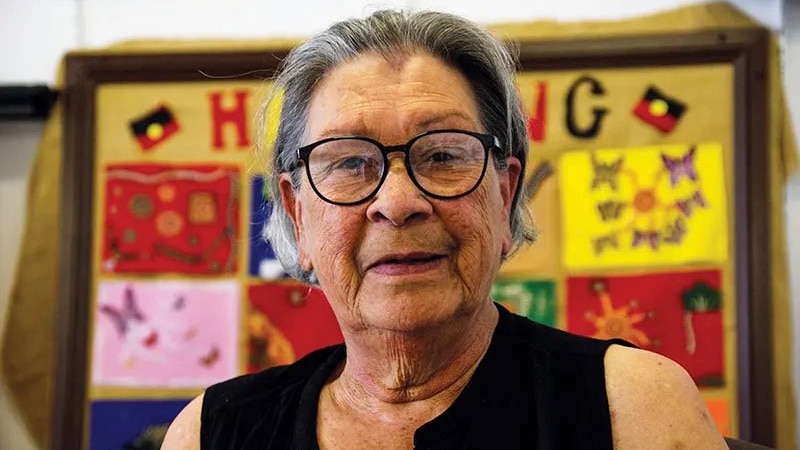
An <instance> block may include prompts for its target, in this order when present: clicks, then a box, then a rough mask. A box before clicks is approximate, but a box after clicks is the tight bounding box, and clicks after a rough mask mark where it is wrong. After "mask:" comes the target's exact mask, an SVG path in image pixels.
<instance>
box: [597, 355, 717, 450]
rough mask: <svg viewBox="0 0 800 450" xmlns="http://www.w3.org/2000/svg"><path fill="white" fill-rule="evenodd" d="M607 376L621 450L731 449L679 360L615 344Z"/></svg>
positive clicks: (615, 438)
mask: <svg viewBox="0 0 800 450" xmlns="http://www.w3.org/2000/svg"><path fill="white" fill-rule="evenodd" d="M605 375H606V392H607V395H608V405H609V410H610V411H611V425H612V429H613V435H614V443H615V448H644V447H648V448H704V449H705V448H707V449H714V448H719V449H725V448H727V446H726V445H725V443H724V440H723V439H722V436H721V434H720V433H719V431H718V430H717V428H716V425H715V423H714V420H713V418H712V417H711V414H710V413H709V411H708V409H707V408H706V406H705V403H704V402H703V399H702V397H701V395H700V392H699V391H698V390H697V387H696V385H695V383H694V381H693V380H692V378H691V377H690V376H689V374H688V373H687V372H686V370H684V368H683V367H681V366H680V365H679V364H678V363H676V362H675V361H673V360H671V359H669V358H667V357H665V356H662V355H659V354H657V353H654V352H650V351H647V350H640V349H636V348H626V347H622V346H618V345H612V346H611V347H609V349H608V352H607V353H606V357H605Z"/></svg>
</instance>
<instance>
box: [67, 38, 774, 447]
mask: <svg viewBox="0 0 800 450" xmlns="http://www.w3.org/2000/svg"><path fill="white" fill-rule="evenodd" d="M768 39H769V35H768V33H767V31H766V30H762V29H749V30H730V31H714V32H702V33H695V34H684V35H669V36H646V37H619V38H604V39H591V40H569V41H522V42H520V46H519V51H520V64H521V68H522V69H524V70H533V71H543V72H544V71H557V70H565V69H577V70H584V69H586V70H590V69H601V68H619V67H640V68H646V67H664V66H681V65H693V64H709V63H719V64H726V65H730V66H731V67H732V69H733V73H734V86H735V88H734V91H733V92H732V95H733V99H734V111H732V114H733V124H734V127H733V128H734V139H733V142H734V147H735V148H734V155H735V156H734V159H735V161H734V176H735V186H736V189H735V199H734V201H733V205H734V211H732V212H731V216H732V217H733V218H734V220H735V224H736V225H735V235H734V236H733V237H732V238H733V240H734V241H735V244H734V245H735V255H734V259H735V261H736V263H735V271H734V272H735V289H736V297H737V302H736V305H737V310H736V313H735V317H736V321H737V323H738V327H739V329H738V334H737V343H736V347H737V352H738V358H737V359H738V364H737V372H738V373H737V380H738V387H737V389H738V392H737V397H738V420H739V424H738V430H739V433H738V434H739V437H740V438H742V439H747V440H752V441H755V442H759V443H762V444H765V445H774V444H775V430H774V423H775V420H774V419H775V413H774V405H775V399H774V389H773V387H774V386H773V385H774V381H773V380H774V373H773V354H774V350H775V349H773V344H772V342H773V338H772V324H771V314H772V312H771V311H772V300H771V285H770V279H771V277H770V265H771V258H772V255H771V254H770V250H769V245H767V244H766V243H769V242H770V230H771V228H770V221H769V211H768V208H769V199H770V198H771V197H770V182H769V179H770V178H769V177H770V172H769V159H768V158H769V156H768V154H767V152H766V151H764V149H766V148H768V145H769V143H768V126H769V123H770V122H769V120H770V117H769V107H768V80H769V76H768V56H767V55H768ZM286 51H288V49H286V50H284V51H266V50H247V51H231V52H223V51H219V52H217V51H214V52H187V53H164V52H160V53H155V52H154V53H144V52H138V53H114V52H108V53H102V54H91V53H76V54H71V55H68V56H67V57H66V66H65V67H66V71H65V75H66V76H65V83H64V89H63V101H64V110H63V111H64V121H63V123H64V128H63V143H64V145H63V148H64V153H63V186H62V188H63V191H62V198H61V201H62V203H61V205H62V220H63V222H62V224H61V249H60V251H61V254H60V267H61V273H60V281H59V299H58V302H59V303H58V318H57V322H58V331H57V339H58V340H57V361H56V374H55V385H54V395H55V397H54V400H55V401H54V410H53V419H52V426H53V427H52V438H51V442H52V445H51V447H52V448H53V449H56V448H62V446H63V445H67V444H65V443H69V444H68V445H70V446H71V445H72V444H73V443H78V442H85V440H86V431H85V430H86V429H87V421H86V414H85V411H86V404H87V399H88V397H87V395H88V388H87V383H88V382H87V380H88V373H89V372H88V367H89V356H88V348H87V346H88V342H89V323H90V322H89V317H90V312H91V309H90V301H91V300H90V299H91V285H90V284H91V276H92V275H91V261H92V249H93V245H92V242H93V235H92V234H93V227H94V221H93V214H94V212H93V211H94V209H93V202H94V201H95V198H96V193H95V186H94V184H93V180H94V176H93V174H94V173H95V171H96V170H97V168H96V167H95V158H94V152H95V132H96V125H95V124H96V117H97V114H98V111H97V110H96V106H95V100H96V91H97V89H98V87H100V86H102V85H104V84H106V83H129V82H135V83H163V82H175V81H180V82H186V83H191V82H201V81H208V78H207V76H206V74H212V75H237V74H250V75H242V76H241V77H239V78H238V79H239V80H242V79H264V78H266V77H269V76H270V75H272V73H273V71H274V70H275V68H276V67H277V63H278V62H279V61H280V60H281V59H282V57H284V56H285V55H286Z"/></svg>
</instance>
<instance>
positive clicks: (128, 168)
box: [101, 164, 240, 274]
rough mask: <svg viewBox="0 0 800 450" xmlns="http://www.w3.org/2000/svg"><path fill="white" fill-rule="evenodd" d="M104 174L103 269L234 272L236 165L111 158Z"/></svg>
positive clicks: (237, 198)
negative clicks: (125, 161) (115, 160)
mask: <svg viewBox="0 0 800 450" xmlns="http://www.w3.org/2000/svg"><path fill="white" fill-rule="evenodd" d="M105 180H106V184H105V205H104V211H103V218H104V221H103V226H104V229H103V233H102V235H103V244H102V267H101V270H102V271H104V272H105V273H183V274H230V273H234V272H236V270H237V255H236V248H237V246H236V245H235V243H236V241H237V236H238V234H239V232H238V230H239V181H240V178H239V169H238V168H237V167H235V166H226V165H213V166H212V165H163V164H161V165H159V164H116V165H110V166H108V167H107V168H106V171H105Z"/></svg>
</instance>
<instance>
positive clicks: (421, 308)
mask: <svg viewBox="0 0 800 450" xmlns="http://www.w3.org/2000/svg"><path fill="white" fill-rule="evenodd" d="M445 128H448V129H463V130H469V131H477V132H485V130H484V129H483V128H482V126H481V124H480V120H479V115H478V109H477V103H476V100H475V97H474V95H473V93H472V90H471V88H470V86H469V83H468V82H467V80H466V79H465V78H464V76H463V75H461V74H460V73H459V72H458V71H456V70H454V69H452V68H450V67H448V66H446V65H444V64H443V63H442V62H440V61H439V60H438V59H436V58H434V57H432V56H429V55H427V54H419V53H417V54H409V55H405V56H402V57H399V58H397V59H395V60H393V61H387V60H386V59H385V58H384V57H383V56H380V55H378V54H375V53H366V54H363V55H361V56H359V57H357V58H355V59H353V60H352V61H349V62H347V63H344V64H342V65H340V66H338V67H337V68H335V69H333V70H331V71H330V72H329V73H328V74H327V75H326V76H325V78H323V80H322V81H321V82H320V84H319V86H318V87H317V89H316V91H315V92H314V95H313V97H312V99H311V103H310V106H309V111H308V124H307V134H306V138H305V142H304V144H310V143H313V142H316V141H318V140H320V139H323V138H327V137H334V136H353V135H356V136H368V137H370V138H373V139H376V140H378V141H380V142H382V143H383V144H385V145H394V144H403V143H405V142H407V141H408V140H409V139H410V138H412V137H413V136H415V135H417V134H419V133H422V132H424V131H430V130H436V129H445ZM490 159H491V158H490ZM508 163H509V167H508V169H507V170H502V171H498V170H496V169H495V168H494V165H493V164H492V163H491V162H490V163H489V166H488V167H487V170H486V175H485V177H484V179H483V181H482V182H481V184H480V186H479V187H478V189H476V190H475V191H473V192H472V193H470V194H469V195H466V196H464V197H460V198H457V199H449V200H440V199H434V198H430V197H428V196H426V195H425V194H424V193H422V192H421V191H420V190H419V189H417V187H416V186H415V185H414V184H413V182H412V181H411V179H410V178H409V176H408V173H407V171H406V168H405V165H404V163H403V158H402V154H400V153H394V154H390V165H389V168H388V169H387V170H388V171H389V173H388V175H387V178H386V180H385V182H384V184H383V185H382V187H381V188H380V190H379V191H378V193H377V194H376V195H375V196H374V197H373V198H371V199H370V200H368V201H367V202H365V203H362V204H359V205H355V206H336V205H332V204H329V203H326V202H325V201H323V200H322V199H320V198H319V197H318V196H317V195H316V194H315V193H314V191H313V190H312V188H311V186H310V185H309V182H308V179H307V177H306V175H305V172H304V174H303V176H302V180H303V181H302V185H301V187H300V189H299V190H298V191H293V190H292V188H291V183H290V180H289V175H288V174H284V176H283V177H282V179H281V182H280V188H281V195H282V198H283V201H284V204H285V205H286V209H287V211H288V212H289V215H290V217H291V218H292V220H293V222H294V226H295V233H296V238H297V243H298V249H299V257H300V262H301V265H302V266H303V267H304V268H305V269H306V270H309V269H313V270H315V271H316V274H317V277H318V279H319V283H320V286H321V287H322V289H323V290H324V291H325V294H326V295H327V296H328V299H329V301H330V302H331V306H332V307H333V310H334V312H335V314H336V316H337V318H338V319H339V322H340V324H341V326H342V328H343V330H344V331H345V333H347V332H349V331H363V330H372V331H379V330H386V331H403V332H407V331H413V330H420V329H424V328H429V327H435V326H437V325H439V324H441V323H443V322H445V321H448V320H449V319H452V318H454V316H457V315H467V314H472V313H474V312H475V310H476V309H477V308H480V307H484V306H485V305H486V303H487V302H489V301H490V300H489V291H490V288H491V283H492V281H493V279H494V276H495V275H496V273H497V271H498V269H499V265H500V259H501V254H503V253H504V252H507V251H508V250H509V248H510V247H511V232H510V229H509V214H510V205H511V199H512V197H513V193H514V189H515V188H516V183H517V182H518V177H519V172H520V164H519V161H518V160H517V159H516V158H514V157H511V158H509V159H508Z"/></svg>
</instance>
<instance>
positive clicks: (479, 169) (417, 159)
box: [409, 132, 486, 197]
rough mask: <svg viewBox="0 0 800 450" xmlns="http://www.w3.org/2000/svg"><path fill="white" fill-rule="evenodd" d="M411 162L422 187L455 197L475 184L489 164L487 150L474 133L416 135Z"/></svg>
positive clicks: (410, 156)
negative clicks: (418, 136) (472, 134)
mask: <svg viewBox="0 0 800 450" xmlns="http://www.w3.org/2000/svg"><path fill="white" fill-rule="evenodd" d="M409 165H410V166H411V170H412V171H413V173H414V179H416V180H417V183H419V185H420V187H422V189H423V190H425V191H427V192H429V193H430V194H433V195H439V196H442V197H455V196H458V195H462V194H464V193H465V192H467V191H469V190H471V189H472V188H474V187H475V186H476V185H477V184H478V182H479V181H480V178H481V175H482V174H483V171H484V168H485V165H486V150H485V149H484V146H483V143H481V141H480V140H479V139H478V138H476V137H475V136H470V135H468V134H464V133H453V132H444V133H432V134H428V135H425V136H422V137H421V138H419V139H417V140H416V141H415V142H414V144H413V145H412V146H411V150H410V152H409Z"/></svg>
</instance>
